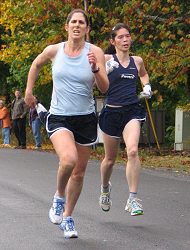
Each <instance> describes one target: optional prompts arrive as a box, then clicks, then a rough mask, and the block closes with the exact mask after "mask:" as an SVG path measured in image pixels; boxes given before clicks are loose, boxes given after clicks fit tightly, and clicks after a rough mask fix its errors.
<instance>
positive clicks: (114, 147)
mask: <svg viewBox="0 0 190 250" xmlns="http://www.w3.org/2000/svg"><path fill="white" fill-rule="evenodd" d="M102 135H103V142H104V150H105V157H104V159H103V161H102V163H101V166H100V173H101V183H102V186H103V187H106V186H108V183H109V180H110V177H111V174H112V171H113V166H114V163H115V160H116V157H117V151H118V146H119V139H118V138H114V137H111V136H109V135H106V134H105V133H103V134H102Z"/></svg>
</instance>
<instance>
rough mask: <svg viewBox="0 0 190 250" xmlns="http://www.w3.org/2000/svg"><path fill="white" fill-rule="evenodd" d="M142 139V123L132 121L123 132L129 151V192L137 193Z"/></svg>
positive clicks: (127, 175) (127, 173) (127, 172)
mask: <svg viewBox="0 0 190 250" xmlns="http://www.w3.org/2000/svg"><path fill="white" fill-rule="evenodd" d="M139 137H140V122H139V121H137V120H131V121H130V122H129V123H128V124H127V125H126V126H125V129H124V131H123V138H124V141H125V145H126V151H127V159H128V161H127V167H126V177H127V181H128V186H129V191H130V192H137V189H138V183H139V174H140V160H139V156H138V144H139Z"/></svg>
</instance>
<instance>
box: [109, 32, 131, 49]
mask: <svg viewBox="0 0 190 250" xmlns="http://www.w3.org/2000/svg"><path fill="white" fill-rule="evenodd" d="M131 42H132V39H131V35H130V33H129V31H128V30H126V29H125V28H121V29H119V30H118V31H117V35H116V36H115V39H114V40H113V39H111V44H113V45H114V46H115V48H116V50H120V51H124V52H125V51H128V50H129V49H130V46H131Z"/></svg>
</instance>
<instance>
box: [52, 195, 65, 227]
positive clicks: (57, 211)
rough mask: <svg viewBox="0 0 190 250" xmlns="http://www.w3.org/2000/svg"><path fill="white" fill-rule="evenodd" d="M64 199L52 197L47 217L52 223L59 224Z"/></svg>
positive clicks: (61, 218)
mask: <svg viewBox="0 0 190 250" xmlns="http://www.w3.org/2000/svg"><path fill="white" fill-rule="evenodd" d="M64 205H65V199H64V198H57V197H54V198H53V204H52V207H51V208H50V210H49V219H50V221H51V222H52V223H54V224H57V225H59V224H61V222H62V220H63V212H64Z"/></svg>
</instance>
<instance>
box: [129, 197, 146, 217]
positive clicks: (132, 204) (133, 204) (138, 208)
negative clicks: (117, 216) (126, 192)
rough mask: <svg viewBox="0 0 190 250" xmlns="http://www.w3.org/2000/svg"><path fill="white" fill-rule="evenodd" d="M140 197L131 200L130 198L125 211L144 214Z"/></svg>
mask: <svg viewBox="0 0 190 250" xmlns="http://www.w3.org/2000/svg"><path fill="white" fill-rule="evenodd" d="M140 201H141V200H139V199H137V198H134V199H132V200H131V201H130V200H129V199H128V200H127V204H126V206H125V211H127V212H129V213H131V215H132V216H137V215H142V214H143V207H142V205H141V204H140Z"/></svg>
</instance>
